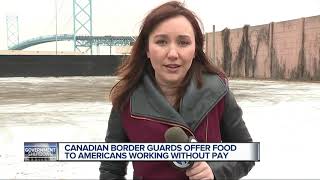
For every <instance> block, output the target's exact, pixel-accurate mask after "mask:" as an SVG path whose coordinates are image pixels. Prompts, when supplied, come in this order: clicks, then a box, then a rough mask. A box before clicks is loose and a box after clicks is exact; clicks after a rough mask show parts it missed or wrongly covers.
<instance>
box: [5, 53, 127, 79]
mask: <svg viewBox="0 0 320 180" xmlns="http://www.w3.org/2000/svg"><path fill="white" fill-rule="evenodd" d="M123 58H124V56H107V55H99V56H93V55H91V56H89V55H59V56H55V55H0V77H43V76H106V75H113V73H114V71H115V69H116V67H117V66H118V65H119V64H120V62H121V61H122V59H123Z"/></svg>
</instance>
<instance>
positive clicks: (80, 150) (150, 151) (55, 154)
mask: <svg viewBox="0 0 320 180" xmlns="http://www.w3.org/2000/svg"><path fill="white" fill-rule="evenodd" d="M24 161H260V143H259V142H253V143H93V142H91V143H88V142H70V143H67V142H25V143H24Z"/></svg>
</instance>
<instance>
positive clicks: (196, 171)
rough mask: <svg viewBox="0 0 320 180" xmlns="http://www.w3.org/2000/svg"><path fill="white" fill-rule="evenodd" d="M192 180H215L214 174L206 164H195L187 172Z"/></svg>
mask: <svg viewBox="0 0 320 180" xmlns="http://www.w3.org/2000/svg"><path fill="white" fill-rule="evenodd" d="M186 175H187V176H188V177H189V179H190V180H209V179H210V180H213V179H214V175H213V172H212V170H211V168H210V166H209V165H208V163H206V162H195V163H194V164H193V166H192V167H191V168H190V169H188V170H187V171H186Z"/></svg>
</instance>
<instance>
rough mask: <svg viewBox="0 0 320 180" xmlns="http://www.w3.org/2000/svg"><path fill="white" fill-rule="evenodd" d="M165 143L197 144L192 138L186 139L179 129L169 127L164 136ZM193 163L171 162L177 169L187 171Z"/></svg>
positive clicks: (185, 135)
mask: <svg viewBox="0 0 320 180" xmlns="http://www.w3.org/2000/svg"><path fill="white" fill-rule="evenodd" d="M164 138H165V140H166V142H167V143H189V142H197V140H196V139H195V138H194V137H188V136H187V134H186V133H185V132H184V131H183V130H182V129H181V128H180V127H171V128H169V129H167V131H166V132H165V134H164ZM193 163H194V162H193V161H173V165H174V166H175V167H177V168H179V169H183V170H184V169H187V168H189V167H191V166H192V165H193Z"/></svg>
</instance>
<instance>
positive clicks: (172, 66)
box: [164, 64, 180, 72]
mask: <svg viewBox="0 0 320 180" xmlns="http://www.w3.org/2000/svg"><path fill="white" fill-rule="evenodd" d="M164 67H166V68H167V69H168V70H169V71H170V72H176V71H177V70H178V68H179V67H180V65H178V64H166V65H164Z"/></svg>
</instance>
